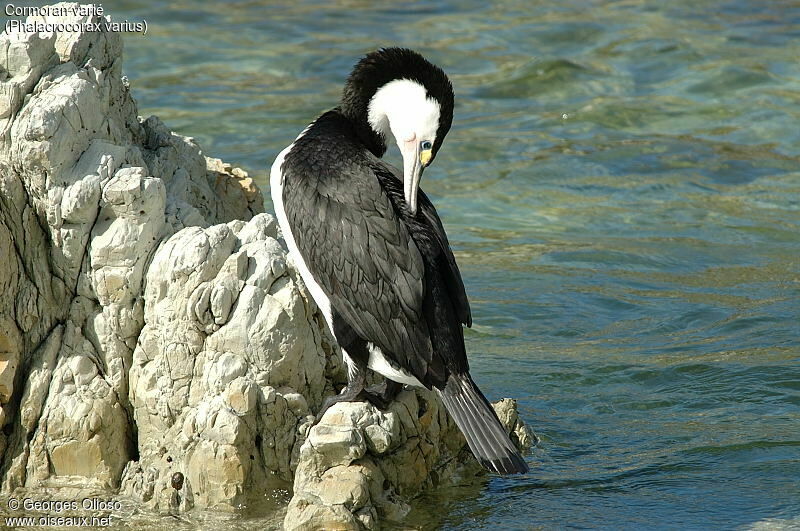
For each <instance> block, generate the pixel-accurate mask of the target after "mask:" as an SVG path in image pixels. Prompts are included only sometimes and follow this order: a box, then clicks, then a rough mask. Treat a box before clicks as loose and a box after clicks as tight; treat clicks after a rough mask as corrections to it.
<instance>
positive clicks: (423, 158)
mask: <svg viewBox="0 0 800 531" xmlns="http://www.w3.org/2000/svg"><path fill="white" fill-rule="evenodd" d="M431 155H432V153H431V150H430V149H426V150H425V151H420V152H419V161H420V162H421V163H422V165H423V166H427V165H428V163H430V161H431Z"/></svg>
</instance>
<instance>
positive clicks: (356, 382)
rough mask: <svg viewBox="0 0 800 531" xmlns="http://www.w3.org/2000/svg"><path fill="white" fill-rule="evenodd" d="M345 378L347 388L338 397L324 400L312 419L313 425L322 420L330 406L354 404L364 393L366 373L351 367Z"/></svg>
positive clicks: (334, 396)
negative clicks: (342, 403)
mask: <svg viewBox="0 0 800 531" xmlns="http://www.w3.org/2000/svg"><path fill="white" fill-rule="evenodd" d="M347 376H348V378H347V386H346V387H345V388H344V389H342V391H341V392H340V393H339V394H338V395H333V396H329V397H328V398H326V399H325V401H324V402H323V403H322V407H320V409H319V413H317V417H316V419H314V424H316V423H317V422H319V421H320V419H322V416H323V415H324V414H325V412H326V411H328V408H330V407H331V406H332V405H334V404H338V403H339V402H354V401H356V400H358V398H359V395H361V393H362V392H364V386H365V385H366V384H367V378H366V371H364V370H361V369H358V368H354V367H352V366H351V367H349V370H348V371H347Z"/></svg>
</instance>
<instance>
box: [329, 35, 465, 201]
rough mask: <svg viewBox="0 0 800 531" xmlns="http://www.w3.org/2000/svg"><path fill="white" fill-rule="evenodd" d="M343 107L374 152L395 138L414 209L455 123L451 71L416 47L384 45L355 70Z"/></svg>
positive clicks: (407, 199)
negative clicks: (426, 176) (422, 181)
mask: <svg viewBox="0 0 800 531" xmlns="http://www.w3.org/2000/svg"><path fill="white" fill-rule="evenodd" d="M341 109H342V111H343V112H344V114H345V115H347V116H349V117H350V119H351V120H352V121H353V123H354V125H355V126H356V129H357V131H358V134H359V137H360V138H361V139H362V141H363V142H364V143H365V145H366V147H367V148H368V149H369V150H370V151H372V152H373V153H374V154H375V155H377V156H381V155H383V153H384V152H385V151H386V139H387V138H389V137H394V139H395V142H396V143H397V147H399V148H400V153H401V154H402V155H403V188H404V195H405V202H406V206H407V207H408V210H409V211H410V212H411V214H416V212H417V192H418V190H419V181H420V178H421V177H422V170H424V169H425V168H426V167H427V166H428V165H429V164H430V163H431V162H433V159H434V158H436V153H437V152H438V150H439V148H440V147H441V145H442V141H443V140H444V137H445V135H447V132H448V131H449V130H450V125H451V124H452V122H453V86H452V84H451V83H450V80H449V79H448V78H447V75H446V74H445V73H444V72H443V71H442V70H441V69H440V68H439V67H437V66H435V65H433V64H432V63H430V62H428V61H427V60H426V59H425V58H424V57H422V56H421V55H420V54H418V53H417V52H414V51H413V50H409V49H406V48H382V49H380V50H377V51H375V52H372V53H370V54H367V55H366V56H365V57H364V58H363V59H361V61H359V62H358V64H357V65H356V66H355V68H354V69H353V72H352V73H351V74H350V77H349V78H348V80H347V83H346V84H345V89H344V92H343V94H342V106H341Z"/></svg>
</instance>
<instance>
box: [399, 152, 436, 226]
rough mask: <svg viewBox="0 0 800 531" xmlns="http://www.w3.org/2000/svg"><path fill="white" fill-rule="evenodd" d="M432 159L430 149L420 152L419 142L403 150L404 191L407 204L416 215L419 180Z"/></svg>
mask: <svg viewBox="0 0 800 531" xmlns="http://www.w3.org/2000/svg"><path fill="white" fill-rule="evenodd" d="M430 159H431V152H430V150H425V151H422V152H420V151H419V145H418V144H416V145H415V146H414V148H413V149H408V150H407V151H406V150H404V151H403V193H404V195H405V199H406V206H408V210H409V211H410V212H411V213H412V214H414V215H416V213H417V192H418V191H419V181H420V179H422V172H423V170H424V169H425V166H427V164H428V162H429V161H430Z"/></svg>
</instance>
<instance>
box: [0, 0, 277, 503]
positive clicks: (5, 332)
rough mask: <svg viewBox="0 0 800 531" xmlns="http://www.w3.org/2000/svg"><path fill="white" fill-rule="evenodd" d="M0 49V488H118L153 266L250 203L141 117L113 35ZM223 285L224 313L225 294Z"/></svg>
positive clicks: (249, 194) (221, 307) (240, 175)
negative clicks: (186, 236) (167, 245)
mask: <svg viewBox="0 0 800 531" xmlns="http://www.w3.org/2000/svg"><path fill="white" fill-rule="evenodd" d="M64 5H66V4H64ZM57 18H58V17H44V18H42V17H38V18H34V17H32V18H31V20H39V21H42V22H55V21H56V19H57ZM90 20H91V21H92V22H99V21H100V19H99V18H97V17H94V18H92V17H88V16H84V17H81V16H67V17H62V18H60V19H59V21H61V22H88V21H90ZM0 52H2V53H0V255H2V256H4V257H7V259H4V260H2V261H0V293H2V295H3V296H2V297H0V447H2V450H3V451H2V452H0V489H2V490H4V491H8V490H11V489H14V488H16V487H23V486H35V485H47V484H49V483H53V482H60V483H63V480H64V479H65V478H75V481H78V482H80V481H87V482H94V483H96V484H97V485H99V486H101V487H102V486H105V487H116V486H117V485H119V482H120V476H121V474H122V471H123V469H124V468H125V466H126V465H127V463H128V461H129V460H130V459H131V458H132V457H133V456H134V455H136V447H137V440H136V437H135V433H136V431H135V426H134V424H133V422H132V416H133V408H132V406H131V404H130V401H129V396H128V394H129V393H128V391H129V374H128V371H129V369H130V367H131V363H132V360H133V350H134V347H135V346H136V344H137V341H138V338H139V334H140V332H141V329H142V327H143V326H144V306H145V303H144V295H145V290H144V279H145V275H146V270H147V267H148V265H149V263H150V260H151V258H152V256H153V254H154V253H155V251H156V249H157V248H158V246H159V244H160V242H161V241H162V240H163V239H164V238H168V237H169V236H170V235H172V234H173V233H175V232H176V231H178V230H180V229H182V228H184V227H185V226H190V225H200V226H203V227H208V226H210V225H213V224H218V223H224V222H228V221H231V220H233V219H241V220H244V221H246V220H249V219H251V218H252V217H253V215H255V214H257V213H258V212H260V211H261V210H262V208H263V207H262V199H261V195H260V192H259V191H258V189H257V188H256V187H255V186H254V185H253V183H252V180H251V179H249V177H248V176H247V175H246V173H244V172H243V171H241V170H239V169H237V168H232V167H231V166H230V165H226V164H224V163H222V162H221V161H219V160H217V159H206V158H205V157H204V156H203V155H202V153H201V152H200V149H199V147H198V146H197V145H196V144H194V142H192V141H190V140H189V139H186V138H184V137H181V136H178V135H175V134H173V133H171V132H170V131H169V130H168V129H166V127H165V126H164V125H163V124H162V123H161V122H160V121H159V120H158V119H157V118H149V119H147V120H144V121H140V120H139V118H138V117H137V111H136V104H135V102H134V100H133V98H132V97H131V94H130V92H129V90H128V87H127V84H126V83H125V82H124V81H123V79H122V71H121V65H122V38H121V35H119V34H117V33H108V32H70V33H66V32H65V33H57V34H44V33H42V34H39V33H24V32H18V33H12V34H6V33H3V34H2V36H0ZM244 221H243V222H242V224H244ZM265 224H266V225H268V224H269V223H268V222H267V221H266V220H261V221H260V222H258V223H257V224H256V226H255V227H254V228H253V229H251V231H250V232H251V233H252V235H250V236H248V237H250V238H253V239H256V238H254V236H253V235H256V234H257V235H263V234H264V229H263V226H264V225H265ZM222 285H223V287H224V289H222V288H220V290H218V291H217V292H216V293H214V297H213V298H212V301H213V302H212V304H211V307H212V310H213V311H214V312H217V313H218V314H219V316H220V318H225V316H226V315H227V314H226V312H228V314H229V313H230V311H231V304H232V299H231V298H230V297H229V295H230V293H232V290H234V289H235V288H236V286H234V285H231V284H230V283H229V282H228V283H224V282H223V284H222ZM17 416H18V417H19V420H20V422H14V420H15V418H17ZM4 427H5V428H4ZM6 434H8V435H6ZM79 478H82V479H79Z"/></svg>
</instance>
